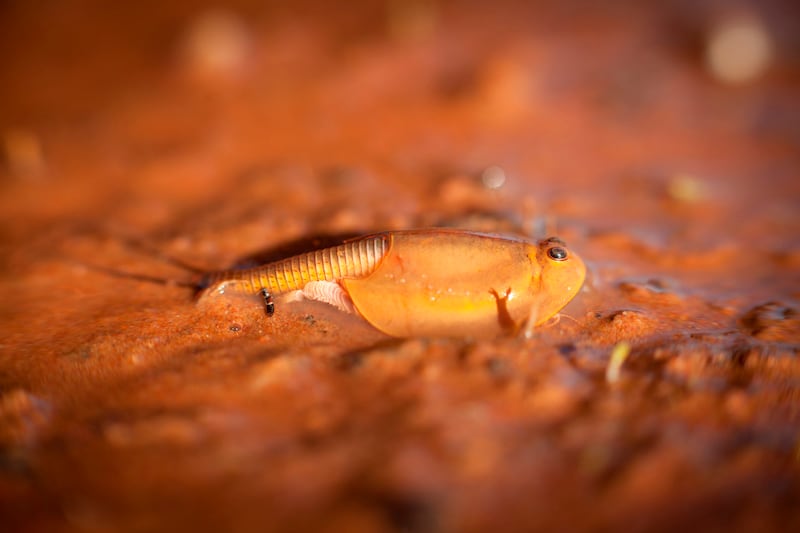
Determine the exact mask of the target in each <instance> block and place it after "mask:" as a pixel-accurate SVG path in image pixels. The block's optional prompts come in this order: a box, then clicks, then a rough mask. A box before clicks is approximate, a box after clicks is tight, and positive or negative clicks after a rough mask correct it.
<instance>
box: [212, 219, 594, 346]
mask: <svg viewBox="0 0 800 533" xmlns="http://www.w3.org/2000/svg"><path fill="white" fill-rule="evenodd" d="M585 274H586V267H585V266H584V263H583V261H582V260H581V258H580V257H579V256H578V255H576V254H575V253H574V252H572V251H570V250H569V249H568V248H567V246H566V244H565V243H564V242H562V241H561V240H559V239H557V238H549V239H544V240H541V241H539V242H531V241H528V240H525V239H521V238H518V237H511V236H504V235H494V234H486V233H476V232H472V231H464V230H452V229H424V230H423V229H421V230H407V231H390V232H385V233H376V234H373V235H368V236H365V237H360V238H357V239H353V240H350V241H348V242H345V243H344V244H341V245H339V246H334V247H331V248H325V249H323V250H317V251H312V252H307V253H304V254H301V255H297V256H294V257H290V258H288V259H284V260H280V261H276V262H273V263H269V264H267V265H264V266H260V267H258V268H253V269H248V270H238V271H237V270H233V271H224V272H216V273H212V274H209V275H207V276H206V277H205V278H204V280H203V286H204V287H206V288H205V293H206V294H220V293H226V292H231V291H233V292H245V293H249V294H259V293H260V294H261V295H262V296H264V300H265V304H266V306H267V312H268V314H271V313H272V311H273V310H274V305H275V304H274V303H273V299H272V298H273V296H277V295H280V294H286V293H293V294H301V295H303V296H305V297H306V298H310V299H314V300H321V301H324V302H327V303H329V304H331V305H335V306H336V307H338V308H340V309H342V310H345V311H353V312H356V313H358V314H359V315H361V316H362V317H364V319H366V320H367V321H368V322H369V323H370V324H372V325H373V326H374V327H376V328H377V329H379V330H381V331H382V332H384V333H386V334H388V335H392V336H396V337H412V336H474V335H487V334H489V335H491V334H496V333H502V332H505V333H509V332H512V333H513V332H516V331H518V330H519V329H520V327H521V326H523V325H524V324H527V325H529V326H535V325H539V324H542V323H543V322H545V321H547V320H548V319H550V318H551V317H552V316H553V315H555V314H556V313H558V311H559V310H560V309H561V308H562V307H564V306H565V305H566V304H567V303H568V302H569V301H570V300H572V298H573V297H574V296H575V295H576V294H577V293H578V290H580V288H581V285H582V284H583V280H584V277H585Z"/></svg>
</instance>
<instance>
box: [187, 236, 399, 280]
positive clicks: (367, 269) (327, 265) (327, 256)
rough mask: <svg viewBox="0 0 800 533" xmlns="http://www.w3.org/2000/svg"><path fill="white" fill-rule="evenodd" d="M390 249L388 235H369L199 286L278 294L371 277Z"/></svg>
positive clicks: (227, 273) (220, 276) (218, 274)
mask: <svg viewBox="0 0 800 533" xmlns="http://www.w3.org/2000/svg"><path fill="white" fill-rule="evenodd" d="M388 248H389V236H388V235H387V234H378V235H370V236H368V237H363V238H360V239H358V240H355V241H351V242H347V243H345V244H341V245H339V246H333V247H330V248H324V249H322V250H316V251H313V252H307V253H304V254H300V255H296V256H294V257H289V258H288V259H283V260H280V261H275V262H273V263H269V264H267V265H264V266H260V267H256V268H251V269H247V270H226V271H223V272H214V273H212V274H209V275H208V276H206V277H205V278H204V279H203V280H202V282H201V285H202V286H205V287H209V286H211V285H214V284H216V283H219V282H223V281H236V282H239V285H240V287H241V288H242V289H243V290H244V291H246V292H249V293H253V294H255V293H257V292H258V291H260V290H261V289H267V291H269V293H270V294H281V293H285V292H289V291H294V290H299V289H302V288H303V287H304V286H305V284H306V283H308V282H309V281H335V280H339V279H343V278H360V277H364V276H368V275H369V274H371V273H372V272H373V271H374V270H375V268H376V267H377V266H378V264H379V263H380V261H381V259H382V258H383V256H384V254H385V253H386V250H387V249H388Z"/></svg>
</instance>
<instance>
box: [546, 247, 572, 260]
mask: <svg viewBox="0 0 800 533" xmlns="http://www.w3.org/2000/svg"><path fill="white" fill-rule="evenodd" d="M547 255H548V256H550V259H555V260H556V261H563V260H564V259H566V258H567V256H568V255H569V254H568V253H567V249H566V248H562V247H560V246H553V247H552V248H548V249H547Z"/></svg>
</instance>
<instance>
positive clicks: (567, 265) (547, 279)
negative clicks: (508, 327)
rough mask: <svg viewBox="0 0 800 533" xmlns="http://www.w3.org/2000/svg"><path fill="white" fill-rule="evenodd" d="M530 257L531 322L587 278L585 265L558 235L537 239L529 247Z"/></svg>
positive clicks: (572, 293) (575, 291)
mask: <svg viewBox="0 0 800 533" xmlns="http://www.w3.org/2000/svg"><path fill="white" fill-rule="evenodd" d="M529 257H530V260H531V263H532V264H533V265H534V269H533V270H534V273H533V279H532V289H533V291H534V292H535V294H536V297H535V299H534V308H533V309H531V313H532V316H531V319H532V320H533V325H539V324H542V323H544V322H545V321H547V320H548V319H549V318H550V317H552V316H553V315H555V314H556V313H558V312H559V311H560V310H561V309H562V308H563V307H564V306H565V305H567V304H568V303H569V302H570V300H572V299H573V298H574V297H575V295H576V294H578V291H579V290H580V289H581V286H582V285H583V280H584V279H585V278H586V265H584V263H583V260H582V259H581V258H580V257H579V256H578V254H576V253H575V252H573V251H572V250H570V249H569V248H568V247H567V244H566V243H565V242H564V241H562V240H561V239H559V238H557V237H550V238H548V239H544V240H541V241H539V242H538V243H537V245H536V246H535V247H531V250H530V252H529Z"/></svg>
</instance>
